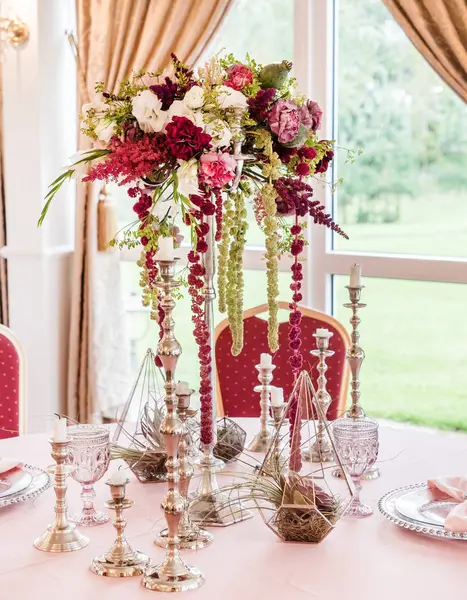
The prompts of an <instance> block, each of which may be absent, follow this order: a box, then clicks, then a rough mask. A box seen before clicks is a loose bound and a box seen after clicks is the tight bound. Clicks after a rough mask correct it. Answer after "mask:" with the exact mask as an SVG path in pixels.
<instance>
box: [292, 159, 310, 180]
mask: <svg viewBox="0 0 467 600" xmlns="http://www.w3.org/2000/svg"><path fill="white" fill-rule="evenodd" d="M295 172H296V173H297V175H300V177H306V176H307V175H309V174H310V165H309V164H308V163H306V162H301V163H298V165H297V168H296V169H295Z"/></svg>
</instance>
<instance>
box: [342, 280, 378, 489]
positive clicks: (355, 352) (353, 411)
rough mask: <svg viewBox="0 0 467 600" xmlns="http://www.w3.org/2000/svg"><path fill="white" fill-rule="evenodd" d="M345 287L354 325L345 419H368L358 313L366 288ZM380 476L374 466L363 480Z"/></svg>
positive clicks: (349, 351)
mask: <svg viewBox="0 0 467 600" xmlns="http://www.w3.org/2000/svg"><path fill="white" fill-rule="evenodd" d="M345 287H346V288H347V290H348V292H349V299H350V302H347V303H346V304H344V307H345V308H350V309H351V311H352V316H351V317H350V324H351V325H352V332H351V334H350V341H351V343H350V346H349V349H348V350H347V352H346V355H345V356H346V359H347V362H348V363H349V367H350V373H351V375H352V378H351V382H350V397H351V399H352V403H351V405H350V408H349V409H348V410H347V411H346V413H345V418H347V419H364V418H365V417H366V414H365V411H364V410H363V408H362V407H361V405H360V395H361V394H360V369H361V366H362V363H363V360H364V359H365V352H364V351H363V348H362V347H361V346H360V333H359V331H358V326H359V325H360V323H361V319H360V317H359V316H358V311H359V310H360V309H361V308H365V307H366V304H364V303H363V302H360V299H361V296H362V290H363V288H364V287H365V286H364V285H359V286H350V285H346V286H345ZM333 475H334V476H335V477H342V473H341V470H340V469H335V470H334V471H333ZM380 475H381V473H380V470H379V468H378V467H376V466H374V465H373V466H372V467H371V468H370V469H368V470H367V471H366V472H365V473H364V474H363V475H362V477H361V479H363V480H366V481H368V480H371V479H377V478H378V477H379V476H380Z"/></svg>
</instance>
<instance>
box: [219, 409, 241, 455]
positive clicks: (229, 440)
mask: <svg viewBox="0 0 467 600" xmlns="http://www.w3.org/2000/svg"><path fill="white" fill-rule="evenodd" d="M245 440H246V431H245V430H244V429H242V427H240V425H239V424H238V423H235V421H232V419H229V418H228V417H222V418H221V419H219V420H218V421H217V439H216V445H215V446H214V449H213V453H214V456H215V457H216V458H220V459H221V460H223V461H224V462H231V461H233V460H235V459H236V458H237V457H238V456H240V454H241V453H242V452H243V449H244V447H245Z"/></svg>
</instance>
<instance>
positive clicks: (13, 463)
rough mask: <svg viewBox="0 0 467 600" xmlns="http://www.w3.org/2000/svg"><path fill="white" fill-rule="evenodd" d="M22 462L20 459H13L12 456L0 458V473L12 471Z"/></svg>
mask: <svg viewBox="0 0 467 600" xmlns="http://www.w3.org/2000/svg"><path fill="white" fill-rule="evenodd" d="M22 464H23V463H22V461H20V460H15V459H13V458H0V475H3V473H8V471H12V470H13V469H16V468H17V467H20V466H21V465H22Z"/></svg>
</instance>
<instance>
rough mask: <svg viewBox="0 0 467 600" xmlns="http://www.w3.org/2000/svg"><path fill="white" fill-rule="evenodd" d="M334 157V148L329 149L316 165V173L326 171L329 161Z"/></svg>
mask: <svg viewBox="0 0 467 600" xmlns="http://www.w3.org/2000/svg"><path fill="white" fill-rule="evenodd" d="M333 158H334V152H333V151H332V150H328V151H327V152H326V154H325V155H324V156H323V158H322V159H321V160H320V161H319V162H318V164H317V165H316V169H315V173H326V171H327V170H328V167H329V163H330V162H331V161H332V159H333Z"/></svg>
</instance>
